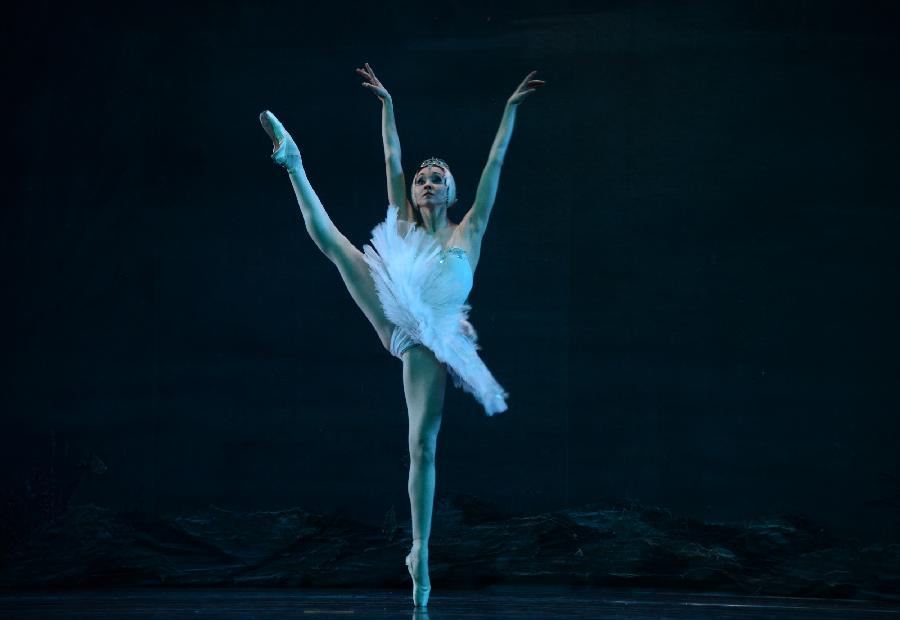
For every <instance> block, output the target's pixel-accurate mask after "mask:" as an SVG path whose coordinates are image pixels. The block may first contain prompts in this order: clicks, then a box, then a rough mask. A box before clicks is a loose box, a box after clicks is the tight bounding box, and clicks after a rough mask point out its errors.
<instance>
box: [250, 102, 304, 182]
mask: <svg viewBox="0 0 900 620" xmlns="http://www.w3.org/2000/svg"><path fill="white" fill-rule="evenodd" d="M259 124H260V125H262V128H263V130H264V131H265V132H266V134H267V135H268V136H269V139H270V140H272V146H273V148H274V150H273V151H272V161H274V162H275V163H276V164H278V165H279V166H281V167H283V168H287V169H288V170H293V169H294V168H298V167H300V149H298V148H297V144H296V143H295V142H294V139H293V138H291V134H289V133H288V131H287V129H285V128H284V125H282V124H281V121H279V120H278V119H277V118H275V115H274V114H272V113H271V112H269V111H268V110H264V111H263V112H261V113H260V115H259Z"/></svg>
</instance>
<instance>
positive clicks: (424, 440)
mask: <svg viewBox="0 0 900 620" xmlns="http://www.w3.org/2000/svg"><path fill="white" fill-rule="evenodd" d="M436 452H437V441H436V440H435V438H433V437H423V436H421V435H418V436H412V437H410V438H409V459H410V461H412V462H413V463H416V464H431V463H434V460H435V453H436Z"/></svg>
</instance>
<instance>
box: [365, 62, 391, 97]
mask: <svg viewBox="0 0 900 620" xmlns="http://www.w3.org/2000/svg"><path fill="white" fill-rule="evenodd" d="M356 72H357V73H358V74H359V75H361V76H362V77H363V78H365V80H366V81H365V82H363V83H362V85H363V86H364V87H365V88H368V89H369V90H370V91H372V92H373V93H374V94H375V96H376V97H378V98H379V99H381V100H382V101H385V100H390V98H391V96H390V95H389V94H388V91H387V89H386V88H385V87H384V86H383V85H382V84H381V82H380V81H379V80H378V78H377V77H375V72H374V71H372V67H370V66H369V63H366V68H365V69H357V70H356Z"/></svg>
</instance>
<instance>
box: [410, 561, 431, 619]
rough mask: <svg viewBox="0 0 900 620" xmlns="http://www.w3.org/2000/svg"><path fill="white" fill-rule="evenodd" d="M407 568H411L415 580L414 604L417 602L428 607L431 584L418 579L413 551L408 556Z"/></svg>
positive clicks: (417, 604) (420, 605)
mask: <svg viewBox="0 0 900 620" xmlns="http://www.w3.org/2000/svg"><path fill="white" fill-rule="evenodd" d="M406 568H407V569H408V570H409V576H410V577H412V580H413V594H412V597H413V604H415V606H416V607H427V606H428V597H429V596H430V595H431V586H430V585H422V584H420V583H419V582H418V580H417V579H416V573H415V571H414V570H413V566H412V552H410V553H409V555H408V556H406Z"/></svg>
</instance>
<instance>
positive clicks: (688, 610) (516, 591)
mask: <svg viewBox="0 0 900 620" xmlns="http://www.w3.org/2000/svg"><path fill="white" fill-rule="evenodd" d="M330 617H334V618H339V617H340V618H345V617H346V618H355V619H359V620H362V619H369V618H379V619H381V618H409V619H410V620H424V619H426V618H427V619H430V620H461V619H465V620H473V619H476V618H515V619H517V620H524V619H532V618H534V619H538V618H540V619H544V620H553V619H556V618H598V619H604V620H613V619H618V618H622V619H628V620H645V619H647V620H649V619H653V620H665V619H668V618H678V619H708V618H709V619H711V618H722V619H731V618H753V619H755V618H759V619H762V618H766V619H787V618H808V619H810V620H813V619H815V620H828V619H831V618H834V619H838V618H840V619H841V620H851V619H869V618H872V619H876V618H878V619H883V620H890V619H893V618H896V619H898V620H900V604H892V603H880V602H872V601H847V600H833V599H805V598H778V597H748V596H734V595H722V594H695V593H677V592H649V591H643V590H610V589H602V590H601V589H565V588H530V587H529V588H526V587H515V588H490V589H485V590H479V591H462V590H449V591H438V592H436V593H435V594H433V595H432V597H431V600H430V601H429V605H428V611H427V612H421V611H416V610H414V608H413V606H412V602H411V598H410V592H409V591H403V592H400V591H388V590H369V591H364V590H296V589H267V590H248V589H217V590H209V589H204V590H199V589H197V590H195V589H182V590H163V589H149V588H148V589H140V590H135V589H128V590H66V591H60V590H53V591H49V590H48V591H30V592H3V593H0V618H3V620H14V619H16V620H18V619H20V618H22V619H25V618H27V619H29V620H39V619H42V618H96V619H105V620H109V619H113V618H127V619H133V620H137V619H144V618H159V619H162V618H167V619H168V618H174V619H182V618H185V619H186V618H192V619H196V618H215V619H216V620H231V619H235V620H236V619H238V618H240V619H242V620H248V619H255V618H264V619H272V620H275V619H278V618H330Z"/></svg>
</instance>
